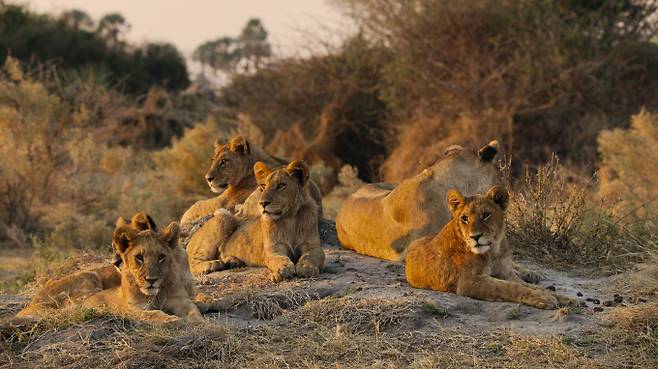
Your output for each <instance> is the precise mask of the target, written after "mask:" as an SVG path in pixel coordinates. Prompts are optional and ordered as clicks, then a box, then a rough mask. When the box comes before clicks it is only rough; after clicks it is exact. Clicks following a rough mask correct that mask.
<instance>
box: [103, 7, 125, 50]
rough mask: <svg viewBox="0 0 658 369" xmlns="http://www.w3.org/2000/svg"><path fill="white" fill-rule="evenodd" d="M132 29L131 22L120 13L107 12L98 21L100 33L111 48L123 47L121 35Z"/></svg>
mask: <svg viewBox="0 0 658 369" xmlns="http://www.w3.org/2000/svg"><path fill="white" fill-rule="evenodd" d="M128 30H130V24H128V22H127V21H126V18H124V17H123V15H121V14H119V13H110V14H106V15H105V16H103V18H101V20H100V21H99V22H98V28H97V29H96V33H98V34H99V35H100V36H101V37H102V38H103V39H104V40H105V42H106V43H107V45H108V46H109V47H110V48H122V45H123V41H121V39H120V38H121V36H123V35H124V34H125V33H126V32H128Z"/></svg>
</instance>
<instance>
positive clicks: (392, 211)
mask: <svg viewBox="0 0 658 369" xmlns="http://www.w3.org/2000/svg"><path fill="white" fill-rule="evenodd" d="M498 146H499V144H498V141H495V140H494V141H491V142H489V143H488V144H487V145H485V146H483V147H482V148H480V149H479V150H477V151H475V150H473V151H471V150H467V149H465V148H463V147H461V146H458V145H453V146H450V147H448V148H447V149H446V150H445V152H444V156H445V158H444V159H443V160H440V161H438V162H437V163H435V164H434V165H433V166H431V167H430V168H427V169H425V170H424V171H423V172H422V173H420V174H418V175H416V176H414V177H412V178H409V179H407V180H404V181H402V182H401V183H400V184H399V185H397V186H396V185H393V184H388V183H373V184H367V185H364V186H362V187H361V188H360V189H359V190H357V191H356V192H355V193H354V194H352V195H350V196H349V197H348V198H347V199H346V200H345V201H344V202H343V204H342V206H341V209H340V210H339V212H338V215H337V216H336V232H337V234H338V240H339V241H340V244H341V245H342V246H343V247H345V248H347V249H350V250H353V251H355V252H357V253H359V254H363V255H368V256H373V257H376V258H380V259H385V260H391V261H400V260H402V259H403V258H404V252H405V250H406V249H407V247H408V246H409V244H410V243H411V242H413V241H414V240H416V239H418V238H421V237H424V236H429V235H432V234H435V233H436V232H438V231H439V230H440V229H441V227H443V226H444V225H445V224H447V223H448V222H449V221H450V213H449V212H448V210H447V209H444V208H443V207H441V206H437V205H436V204H438V203H441V202H442V201H443V198H444V197H445V194H446V192H447V191H448V189H450V188H460V189H462V190H463V191H466V192H467V193H481V192H483V191H486V189H488V188H489V187H491V186H493V185H495V184H496V183H497V182H498V180H499V177H500V172H499V170H498V168H497V166H496V164H495V163H494V160H493V159H494V157H495V156H496V154H497V153H498ZM503 248H508V245H507V241H506V240H504V241H503ZM518 269H519V273H520V275H521V276H522V278H523V279H526V280H527V281H528V282H533V283H534V282H537V281H538V280H539V276H538V275H537V274H535V273H531V272H529V271H526V270H524V269H522V268H520V267H518Z"/></svg>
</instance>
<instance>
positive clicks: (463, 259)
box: [405, 186, 576, 309]
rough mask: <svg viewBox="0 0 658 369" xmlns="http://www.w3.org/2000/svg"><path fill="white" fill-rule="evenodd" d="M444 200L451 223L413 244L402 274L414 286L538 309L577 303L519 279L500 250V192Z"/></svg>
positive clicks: (451, 194) (504, 199) (503, 202)
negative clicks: (449, 212)
mask: <svg viewBox="0 0 658 369" xmlns="http://www.w3.org/2000/svg"><path fill="white" fill-rule="evenodd" d="M447 197H448V207H449V208H450V211H451V213H452V220H451V221H450V222H449V223H448V224H446V225H445V226H444V227H443V229H442V230H441V231H440V232H439V233H438V234H436V235H434V236H429V237H423V238H420V239H418V240H416V241H414V242H413V243H412V244H411V245H410V246H409V248H408V250H407V255H406V269H405V273H406V277H407V281H408V282H409V284H410V285H411V286H412V287H416V288H425V289H431V290H436V291H443V292H452V293H456V294H458V295H463V296H469V297H473V298H476V299H481V300H487V301H507V302H517V303H523V304H526V305H530V306H534V307H538V308H541V309H554V308H556V307H558V306H561V305H570V304H574V303H576V301H575V300H572V299H570V298H568V297H565V296H561V295H558V294H556V293H552V292H549V291H548V290H546V289H544V288H542V287H539V286H534V285H531V284H527V283H525V282H524V281H522V280H521V279H520V278H519V277H517V275H516V273H515V272H514V265H513V263H512V259H511V255H510V253H509V251H508V250H509V249H504V248H501V242H502V241H503V239H504V237H505V209H506V208H507V205H508V202H509V195H508V193H507V191H506V190H505V189H504V188H503V187H501V186H494V187H491V188H490V189H489V191H487V193H486V195H484V196H482V195H473V196H470V197H466V198H464V196H463V195H462V194H461V193H460V192H459V191H457V190H450V191H448V195H447Z"/></svg>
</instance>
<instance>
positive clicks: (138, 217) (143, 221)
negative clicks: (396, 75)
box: [130, 213, 158, 232]
mask: <svg viewBox="0 0 658 369" xmlns="http://www.w3.org/2000/svg"><path fill="white" fill-rule="evenodd" d="M130 223H131V224H132V226H133V228H135V229H136V230H138V231H146V230H151V231H153V232H157V231H158V228H157V226H156V225H155V221H153V218H151V216H150V215H148V214H146V213H137V214H135V215H133V218H132V220H131V221H130Z"/></svg>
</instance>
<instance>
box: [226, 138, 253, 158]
mask: <svg viewBox="0 0 658 369" xmlns="http://www.w3.org/2000/svg"><path fill="white" fill-rule="evenodd" d="M230 149H231V151H233V152H237V153H238V154H241V155H248V154H249V142H247V139H246V138H244V137H242V136H238V137H235V138H233V139H232V140H231V145H230Z"/></svg>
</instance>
